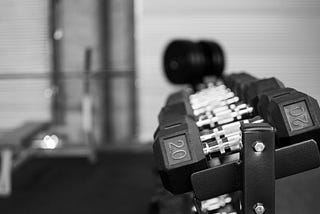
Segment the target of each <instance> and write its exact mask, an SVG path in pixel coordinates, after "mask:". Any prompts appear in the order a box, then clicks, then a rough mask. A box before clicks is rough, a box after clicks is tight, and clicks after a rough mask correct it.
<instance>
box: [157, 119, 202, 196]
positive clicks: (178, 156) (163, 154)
mask: <svg viewBox="0 0 320 214" xmlns="http://www.w3.org/2000/svg"><path fill="white" fill-rule="evenodd" d="M154 138H155V142H154V144H153V153H154V156H155V158H156V163H157V166H158V170H159V173H160V177H161V179H162V183H163V185H164V187H165V188H166V189H167V190H169V191H170V192H172V193H174V194H179V193H185V192H188V191H191V190H192V187H191V182H190V176H191V175H192V173H194V172H197V171H200V170H203V169H206V168H207V167H208V166H207V160H206V157H205V155H204V153H203V147H202V144H201V141H200V133H199V130H198V127H197V126H196V124H195V122H194V121H193V120H192V119H190V118H188V117H184V118H183V119H181V120H178V121H175V122H172V123H167V124H165V125H164V124H160V126H159V128H158V130H157V132H156V133H155V136H154Z"/></svg>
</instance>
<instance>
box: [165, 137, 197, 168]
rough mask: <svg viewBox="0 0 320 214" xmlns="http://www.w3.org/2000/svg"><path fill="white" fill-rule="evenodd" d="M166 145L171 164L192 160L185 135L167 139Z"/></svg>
mask: <svg viewBox="0 0 320 214" xmlns="http://www.w3.org/2000/svg"><path fill="white" fill-rule="evenodd" d="M164 146H165V152H166V156H167V159H168V163H169V165H170V166H172V165H175V164H179V163H183V162H186V161H189V160H191V156H190V152H189V148H188V144H187V139H186V136H185V135H179V136H175V137H171V138H167V139H165V140H164Z"/></svg>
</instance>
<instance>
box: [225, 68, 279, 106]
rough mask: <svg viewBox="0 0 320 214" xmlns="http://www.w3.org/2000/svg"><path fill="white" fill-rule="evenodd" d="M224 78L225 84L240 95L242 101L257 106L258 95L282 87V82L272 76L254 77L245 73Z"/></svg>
mask: <svg viewBox="0 0 320 214" xmlns="http://www.w3.org/2000/svg"><path fill="white" fill-rule="evenodd" d="M225 79H226V84H227V85H228V86H229V87H230V88H231V89H232V90H233V91H234V92H235V93H236V94H237V96H239V97H240V99H241V100H242V101H244V102H245V103H247V104H249V105H251V106H252V107H254V108H257V103H258V102H259V101H258V99H259V95H260V94H263V93H266V92H269V91H274V90H278V89H281V88H284V84H283V83H282V82H281V81H280V80H278V79H276V78H274V77H271V78H266V79H256V78H255V77H253V76H251V75H249V74H247V73H238V74H232V75H230V76H228V77H226V78H225Z"/></svg>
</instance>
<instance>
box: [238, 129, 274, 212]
mask: <svg viewBox="0 0 320 214" xmlns="http://www.w3.org/2000/svg"><path fill="white" fill-rule="evenodd" d="M241 130H242V143H243V149H242V151H241V152H240V156H241V160H242V161H243V164H242V173H243V174H242V176H243V180H242V191H243V196H242V202H241V205H242V210H243V214H264V213H268V214H274V213H275V152H274V148H275V147H274V144H275V130H274V129H273V128H272V127H271V126H270V125H269V124H266V123H261V124H243V125H242V127H241Z"/></svg>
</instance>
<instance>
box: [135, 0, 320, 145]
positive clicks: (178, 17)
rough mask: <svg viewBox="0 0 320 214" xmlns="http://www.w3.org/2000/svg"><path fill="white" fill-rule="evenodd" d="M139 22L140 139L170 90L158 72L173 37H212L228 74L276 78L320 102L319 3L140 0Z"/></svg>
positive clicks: (149, 136) (146, 136)
mask: <svg viewBox="0 0 320 214" xmlns="http://www.w3.org/2000/svg"><path fill="white" fill-rule="evenodd" d="M138 5H139V6H140V7H139V8H140V10H139V11H140V13H139V14H138V17H139V19H138V21H137V25H138V26H137V29H138V33H137V36H138V37H137V41H138V49H137V52H138V77H139V81H138V83H139V84H138V85H139V95H140V96H139V106H140V112H139V114H140V127H139V128H140V137H141V140H142V141H148V140H151V139H152V134H153V132H154V130H155V129H156V125H157V114H158V112H159V110H160V108H161V107H162V105H163V104H164V101H165V99H166V97H167V96H168V94H169V93H170V92H173V91H174V90H175V89H176V87H173V86H170V84H169V83H167V82H166V80H165V78H164V76H163V74H162V54H163V50H164V48H165V45H166V44H167V43H168V42H169V41H170V40H171V39H174V38H190V39H199V38H206V39H214V40H217V41H218V42H220V43H221V44H222V45H223V47H224V49H225V51H226V53H227V60H228V61H227V69H226V72H227V73H228V72H230V71H240V70H245V71H247V72H249V73H251V74H253V75H255V76H257V77H269V76H275V77H277V78H279V79H280V80H282V81H283V82H284V83H285V84H286V85H287V86H290V87H294V88H296V89H298V90H301V91H303V92H306V93H308V94H310V95H312V96H314V97H315V98H316V99H318V100H320V91H319V86H318V84H319V82H320V75H319V74H318V73H319V72H318V69H319V66H320V60H319V58H320V41H319V38H320V1H317V0H306V1H293V0H280V1H279V0H270V1H263V0H258V1H257V0H244V1H236V0H224V1H220V0H216V1H212V0H203V1H192V0H175V1H172V0H141V1H139V4H138Z"/></svg>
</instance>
